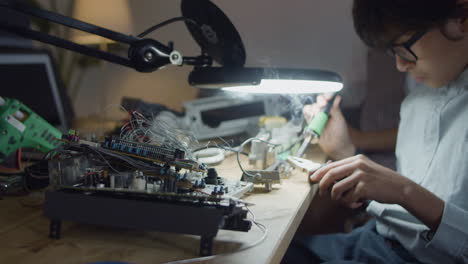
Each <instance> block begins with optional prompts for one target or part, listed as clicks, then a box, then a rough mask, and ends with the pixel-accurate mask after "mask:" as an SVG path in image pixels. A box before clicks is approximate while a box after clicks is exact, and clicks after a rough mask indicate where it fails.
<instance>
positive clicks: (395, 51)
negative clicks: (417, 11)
mask: <svg viewBox="0 0 468 264" xmlns="http://www.w3.org/2000/svg"><path fill="white" fill-rule="evenodd" d="M426 32H427V30H422V31H418V32H416V33H414V34H413V35H412V36H411V38H409V39H408V40H407V41H405V42H404V43H401V44H391V45H390V47H389V48H388V53H389V54H390V55H392V56H393V57H395V56H398V57H400V58H402V59H403V60H405V61H408V62H416V61H417V60H418V56H416V54H415V53H414V52H413V51H412V50H411V46H413V45H414V43H416V42H417V41H418V40H419V39H421V38H422V36H424V34H426Z"/></svg>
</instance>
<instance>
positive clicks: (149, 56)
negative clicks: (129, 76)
mask: <svg viewBox="0 0 468 264" xmlns="http://www.w3.org/2000/svg"><path fill="white" fill-rule="evenodd" d="M153 57H154V55H153V53H152V52H151V51H147V52H146V53H145V61H147V62H150V61H152V60H153Z"/></svg>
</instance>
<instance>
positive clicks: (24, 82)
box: [0, 51, 73, 131]
mask: <svg viewBox="0 0 468 264" xmlns="http://www.w3.org/2000/svg"><path fill="white" fill-rule="evenodd" d="M0 80H1V82H0V96H2V97H8V98H14V99H17V100H19V101H21V102H22V103H23V104H25V105H26V106H28V107H29V108H31V109H32V110H33V111H34V112H36V113H37V114H38V115H39V116H41V117H42V118H44V119H45V120H47V121H48V122H49V123H51V124H52V125H54V126H56V127H58V128H59V129H61V130H63V131H65V130H66V129H68V128H69V127H70V121H71V118H72V115H73V114H72V113H73V111H72V110H71V105H70V102H69V100H66V98H67V96H65V94H64V91H63V90H62V89H61V86H60V82H59V81H58V80H59V79H58V76H57V73H56V72H55V70H54V66H53V65H52V61H51V58H50V56H49V54H48V53H40V52H39V53H38V52H35V53H34V52H33V53H27V52H19V53H14V52H13V53H12V52H5V53H3V52H1V51H0Z"/></svg>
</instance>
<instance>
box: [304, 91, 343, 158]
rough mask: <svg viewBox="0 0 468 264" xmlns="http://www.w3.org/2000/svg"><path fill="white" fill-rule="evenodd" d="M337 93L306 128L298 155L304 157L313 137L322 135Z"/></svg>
mask: <svg viewBox="0 0 468 264" xmlns="http://www.w3.org/2000/svg"><path fill="white" fill-rule="evenodd" d="M337 95H338V93H334V94H333V96H332V98H331V99H330V100H329V101H328V102H327V105H326V106H325V108H324V109H323V110H322V111H320V112H319V113H317V114H316V115H315V116H314V118H313V119H312V121H310V123H309V124H308V125H307V126H306V127H305V128H304V132H303V133H304V136H305V138H304V142H303V143H302V145H301V147H300V148H299V150H298V151H297V154H296V157H302V155H304V152H305V150H306V148H307V146H308V145H309V144H310V142H311V141H312V139H313V138H320V136H322V132H323V130H324V129H325V126H326V125H327V122H328V119H329V118H330V110H331V108H332V107H333V102H335V99H336V96H337Z"/></svg>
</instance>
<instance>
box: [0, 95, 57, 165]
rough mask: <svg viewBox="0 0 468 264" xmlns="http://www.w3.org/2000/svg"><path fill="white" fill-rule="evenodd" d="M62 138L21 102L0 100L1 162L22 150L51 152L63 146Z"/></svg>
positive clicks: (54, 129)
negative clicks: (32, 149)
mask: <svg viewBox="0 0 468 264" xmlns="http://www.w3.org/2000/svg"><path fill="white" fill-rule="evenodd" d="M0 98H1V97H0ZM61 137H62V133H61V132H60V131H59V130H58V129H56V128H55V127H53V126H52V125H50V124H49V123H48V122H47V121H45V120H44V119H42V118H41V117H40V116H38V115H37V114H36V113H34V112H33V111H32V110H31V109H30V108H29V107H27V106H25V105H24V104H22V103H21V102H19V101H17V100H14V99H10V98H1V99H0V162H2V161H3V160H4V159H5V158H6V157H7V156H9V155H10V154H11V153H13V152H15V151H16V150H18V149H20V148H34V149H37V150H39V151H41V152H44V153H45V152H48V151H51V150H53V149H55V148H56V147H57V146H59V145H60V144H61V142H60V141H59V140H58V139H60V138H61Z"/></svg>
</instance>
